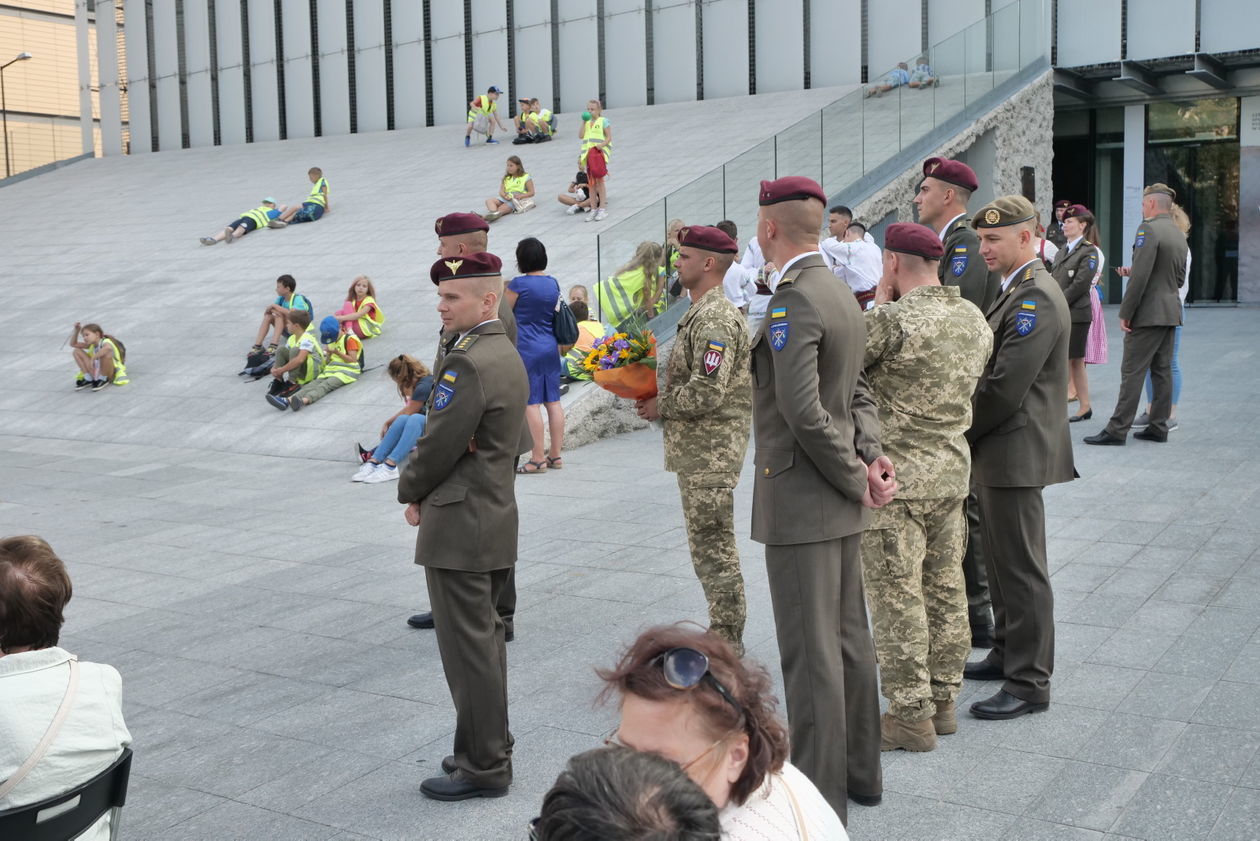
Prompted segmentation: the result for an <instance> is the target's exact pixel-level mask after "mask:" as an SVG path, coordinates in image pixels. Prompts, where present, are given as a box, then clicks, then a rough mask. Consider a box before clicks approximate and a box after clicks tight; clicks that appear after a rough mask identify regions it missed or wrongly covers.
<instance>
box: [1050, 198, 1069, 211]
mask: <svg viewBox="0 0 1260 841" xmlns="http://www.w3.org/2000/svg"><path fill="white" fill-rule="evenodd" d="M1071 206H1072V202H1071V201H1069V200H1067V199H1059V200H1058V201H1057V202H1055V203H1054V209H1055V210H1058V209H1059V208H1060V207H1071Z"/></svg>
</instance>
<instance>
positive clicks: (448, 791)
mask: <svg viewBox="0 0 1260 841" xmlns="http://www.w3.org/2000/svg"><path fill="white" fill-rule="evenodd" d="M420 793H421V794H423V795H424V796H425V797H428V798H431V799H433V800H471V799H472V798H474V797H503V796H504V795H505V794H507V793H508V787H507V786H503V787H501V788H486V787H483V786H479V785H477V784H476V783H471V782H469V781H467V780H465V779H463V778H462V777H456V776H455V775H454V774H443V775H442V776H440V777H430V778H429V779H427V780H425V781H424V782H422V783H421V784H420Z"/></svg>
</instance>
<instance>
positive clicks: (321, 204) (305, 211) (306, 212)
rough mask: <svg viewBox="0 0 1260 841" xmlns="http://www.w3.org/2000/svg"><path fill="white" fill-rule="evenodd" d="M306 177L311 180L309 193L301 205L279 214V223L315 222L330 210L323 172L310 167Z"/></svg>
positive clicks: (315, 167)
mask: <svg viewBox="0 0 1260 841" xmlns="http://www.w3.org/2000/svg"><path fill="white" fill-rule="evenodd" d="M306 177H307V178H309V179H311V192H310V194H309V195H307V197H306V198H304V199H302V204H301V205H296V204H295V205H291V206H290V207H289V208H288V209H287V210H285V211H284V213H282V214H280V221H281V222H285V223H290V222H291V223H294V224H297V223H300V222H316V221H318V220H319V218H320V217H321V216H323V215H324V214H325V213H327V212H328V211H330V210H332V205H331V204H330V203H329V201H328V179H327V178H325V177H324V171H323V170H322V169H320V168H319V167H317V166H313V167H311V168H310V169H309V170H308V171H307V173H306Z"/></svg>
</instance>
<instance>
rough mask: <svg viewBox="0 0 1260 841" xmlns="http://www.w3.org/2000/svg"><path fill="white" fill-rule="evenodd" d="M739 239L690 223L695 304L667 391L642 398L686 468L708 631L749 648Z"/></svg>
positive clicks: (746, 408) (682, 275)
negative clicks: (740, 531)
mask: <svg viewBox="0 0 1260 841" xmlns="http://www.w3.org/2000/svg"><path fill="white" fill-rule="evenodd" d="M738 251H739V246H738V245H737V244H736V243H735V240H734V239H732V238H731V237H730V236H728V235H727V234H725V233H723V232H722V231H720V230H718V229H717V228H710V227H706V226H702V225H694V226H692V227H690V228H683V229H682V231H681V232H680V234H679V239H678V260H677V268H678V280H679V282H680V283H681V284H682V286H683V288H684V289H686V290H687V293H688V295H690V297H691V308H690V309H688V310H687V312H686V313H685V314H684V315H683V317H682V318H681V319H680V320H679V322H678V338H677V339H675V341H674V347H673V350H671V351H670V354H669V363H668V365H667V366H666V369H665V374H664V377H663V378H662V380H663V381H662V385H661V389H660V394H659V395H657V396H656V397H650V398H648V399H646V400H640V401H639V402H638V403H636V404H635V408H636V409H638V412H639V417H641V418H644V419H645V420H656V419H657V418H661V419H662V420H663V421H664V426H665V469H666V470H668V471H670V472H672V473H677V474H678V492H679V493H680V494H681V496H682V505H683V515H684V517H685V518H686V522H687V541H688V543H689V544H690V548H691V562H692V564H693V565H694V566H695V568H696V575H697V576H698V577H699V579H700V584H701V586H703V587H704V595H705V598H706V599H708V602H709V630H711V631H713V632H714V633H716V634H719V635H721V636H722V637H724V638H725V639H726V640H727V641H728V642H730V643H731V644H732V645H733V646H735V649H736V650H737V651H739V652H740V653H741V654H742V653H743V651H744V644H743V636H744V617H745V613H746V611H745V607H744V576H743V573H742V572H741V570H740V566H739V549H738V547H737V546H736V544H735V485H736V484H737V483H738V482H739V471H740V469H741V468H742V467H743V465H744V453H745V452H746V451H747V450H748V426H749V422H750V421H751V419H752V381H751V377H750V375H749V369H748V345H749V338H748V329H747V327H745V326H744V318H743V316H742V315H741V314H740V312H739V310H737V309H736V308H735V305H734V304H732V303H731V302H730V301H728V300H727V299H726V296H725V294H723V289H722V280H723V278H724V277H725V276H726V270H727V269H728V268H730V265H731V262H732V261H733V260H734V259H735V254H736V253H737V252H738Z"/></svg>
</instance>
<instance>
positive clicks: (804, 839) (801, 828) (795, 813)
mask: <svg viewBox="0 0 1260 841" xmlns="http://www.w3.org/2000/svg"><path fill="white" fill-rule="evenodd" d="M779 782H781V783H783V788H784V790H785V791H787V796H788V802H789V803H791V804H792V820H793V822H794V823H795V824H796V830H797V835H799V836H800V839H801V841H809V828H808V827H806V826H805V816H804V815H803V814H801V804H800V803H797V802H796V793H795V792H793V791H792V787H791V786H790V785H788V781H787V774H780V775H779Z"/></svg>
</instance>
